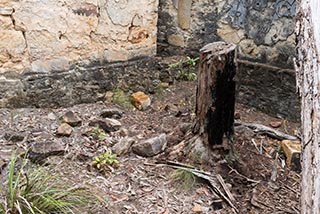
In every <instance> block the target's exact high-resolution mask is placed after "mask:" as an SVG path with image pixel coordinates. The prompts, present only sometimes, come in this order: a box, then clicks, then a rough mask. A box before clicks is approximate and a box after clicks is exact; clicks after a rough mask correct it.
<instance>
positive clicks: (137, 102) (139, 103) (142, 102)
mask: <svg viewBox="0 0 320 214" xmlns="http://www.w3.org/2000/svg"><path fill="white" fill-rule="evenodd" d="M131 103H132V105H134V107H136V108H137V109H138V110H146V109H147V108H148V107H149V106H150V104H151V99H150V97H149V96H148V95H146V94H145V93H143V92H141V91H139V92H136V93H133V94H132V95H131Z"/></svg>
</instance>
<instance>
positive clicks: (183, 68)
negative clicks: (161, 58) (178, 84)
mask: <svg viewBox="0 0 320 214" xmlns="http://www.w3.org/2000/svg"><path fill="white" fill-rule="evenodd" d="M197 61H198V58H191V57H189V56H188V57H187V59H186V60H184V61H182V60H180V61H178V62H176V63H173V64H170V65H169V69H170V70H172V71H175V72H176V79H177V80H187V81H195V80H197V78H198V76H197V74H196V73H195V72H196V71H195V70H196V64H197Z"/></svg>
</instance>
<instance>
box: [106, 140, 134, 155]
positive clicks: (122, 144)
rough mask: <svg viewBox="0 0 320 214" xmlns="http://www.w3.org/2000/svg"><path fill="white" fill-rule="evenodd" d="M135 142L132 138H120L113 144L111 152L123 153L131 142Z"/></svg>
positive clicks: (128, 148)
mask: <svg viewBox="0 0 320 214" xmlns="http://www.w3.org/2000/svg"><path fill="white" fill-rule="evenodd" d="M134 142H135V139H134V138H128V137H125V138H121V140H120V141H119V142H118V143H116V144H115V145H113V147H112V148H111V149H112V152H113V153H115V154H117V155H123V154H126V153H128V152H129V150H130V148H131V146H132V144H133V143H134Z"/></svg>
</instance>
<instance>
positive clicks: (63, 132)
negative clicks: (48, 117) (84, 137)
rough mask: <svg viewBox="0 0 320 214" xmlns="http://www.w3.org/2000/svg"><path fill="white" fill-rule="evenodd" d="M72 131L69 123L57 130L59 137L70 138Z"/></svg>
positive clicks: (63, 124)
mask: <svg viewBox="0 0 320 214" xmlns="http://www.w3.org/2000/svg"><path fill="white" fill-rule="evenodd" d="M72 131H73V128H72V126H70V125H69V124H68V123H62V124H61V125H60V126H59V127H58V129H57V135H60V136H67V137H69V136H70V135H71V133H72Z"/></svg>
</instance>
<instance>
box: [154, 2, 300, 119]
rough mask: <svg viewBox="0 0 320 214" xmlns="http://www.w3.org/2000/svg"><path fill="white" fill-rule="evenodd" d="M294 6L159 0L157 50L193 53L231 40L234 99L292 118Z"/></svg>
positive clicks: (294, 110)
mask: <svg viewBox="0 0 320 214" xmlns="http://www.w3.org/2000/svg"><path fill="white" fill-rule="evenodd" d="M295 10H296V8H295V0H200V1H192V0H170V1H168V0H160V1H159V21H158V54H160V55H175V54H181V53H185V54H187V55H191V56H194V57H196V56H197V55H198V54H199V49H200V48H201V47H203V46H204V45H205V44H207V43H211V42H215V41H225V42H230V43H235V44H237V45H238V47H239V48H238V50H239V51H238V57H239V59H241V60H242V61H241V62H240V63H239V64H240V66H239V74H238V76H239V78H238V94H239V96H238V101H239V102H242V103H245V104H247V105H250V106H253V107H257V108H259V109H261V110H264V111H267V112H269V113H274V114H280V115H282V116H283V117H286V118H291V119H298V118H299V106H300V104H299V100H298V97H297V95H296V94H295V76H294V75H295V74H294V71H293V70H292V69H293V62H292V60H293V57H294V55H295V35H294V27H295V21H294V17H295ZM252 63H257V64H256V65H255V66H254V67H253V66H252ZM270 68H272V69H270ZM283 69H285V70H286V71H288V72H285V75H284V73H283V72H281V71H283ZM286 81H288V82H286ZM286 99H290V100H286Z"/></svg>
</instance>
